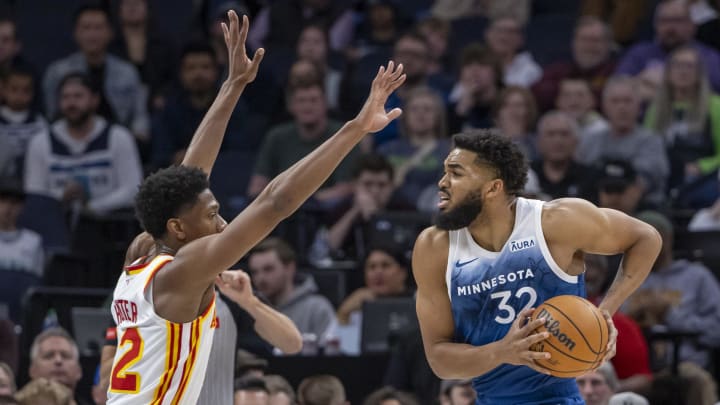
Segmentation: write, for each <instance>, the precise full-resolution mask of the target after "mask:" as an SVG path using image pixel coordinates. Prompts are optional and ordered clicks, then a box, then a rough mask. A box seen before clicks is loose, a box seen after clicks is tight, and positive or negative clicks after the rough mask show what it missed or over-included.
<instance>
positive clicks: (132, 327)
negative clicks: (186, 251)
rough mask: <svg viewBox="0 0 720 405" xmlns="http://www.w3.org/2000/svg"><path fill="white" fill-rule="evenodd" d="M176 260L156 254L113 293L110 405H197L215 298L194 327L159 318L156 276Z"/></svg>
mask: <svg viewBox="0 0 720 405" xmlns="http://www.w3.org/2000/svg"><path fill="white" fill-rule="evenodd" d="M172 260H173V257H172V256H170V255H158V256H156V257H155V258H153V259H152V260H151V261H149V262H148V263H145V264H140V265H134V266H130V267H127V268H126V269H125V271H123V274H122V275H121V276H120V279H119V280H118V283H117V286H116V287H115V293H114V294H113V304H112V315H113V318H114V319H115V324H116V325H117V338H118V350H117V352H116V353H115V359H114V361H113V368H112V372H111V374H110V388H109V390H108V402H107V403H108V404H110V405H125V404H133V405H136V404H148V405H150V404H152V405H178V404H188V405H189V404H192V405H195V403H196V401H197V398H198V395H199V394H200V389H201V388H202V384H203V381H204V379H205V378H204V377H205V370H206V368H207V363H208V357H209V356H210V349H211V347H212V341H213V333H214V328H215V324H214V322H213V321H214V319H215V297H213V299H212V301H211V302H210V305H208V307H207V309H205V311H203V313H202V315H200V316H199V317H198V318H196V319H195V320H194V321H192V322H186V323H174V322H170V321H167V320H165V319H163V318H161V317H160V316H159V315H157V314H156V313H155V308H154V306H153V297H152V290H153V289H152V282H153V277H154V275H155V273H157V271H158V270H160V269H161V268H162V267H163V266H164V265H166V264H167V263H169V262H170V261H172Z"/></svg>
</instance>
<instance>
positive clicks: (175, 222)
mask: <svg viewBox="0 0 720 405" xmlns="http://www.w3.org/2000/svg"><path fill="white" fill-rule="evenodd" d="M166 227H167V230H168V233H169V234H171V235H173V236H175V238H177V239H178V240H185V238H186V237H187V234H186V233H185V230H184V229H183V225H182V222H181V221H180V220H179V219H178V218H170V219H168V221H167V224H166Z"/></svg>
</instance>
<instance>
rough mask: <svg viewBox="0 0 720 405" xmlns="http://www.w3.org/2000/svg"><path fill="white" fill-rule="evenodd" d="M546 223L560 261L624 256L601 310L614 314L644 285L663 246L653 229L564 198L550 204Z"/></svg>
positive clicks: (635, 221)
mask: <svg viewBox="0 0 720 405" xmlns="http://www.w3.org/2000/svg"><path fill="white" fill-rule="evenodd" d="M542 221H543V230H544V231H545V238H546V239H547V241H548V245H549V246H550V250H551V252H553V253H554V254H556V253H557V256H556V258H562V257H566V258H570V257H572V256H573V255H574V254H575V252H577V251H582V252H585V253H594V254H600V255H613V254H619V253H624V257H623V260H622V263H621V264H620V269H619V270H618V273H617V276H616V277H615V280H614V281H613V283H612V285H611V286H610V289H609V290H608V292H607V294H606V295H605V299H603V301H602V303H601V304H600V309H604V310H607V311H608V312H610V314H614V313H615V312H616V311H617V310H618V308H620V306H621V305H622V303H623V302H624V301H625V300H626V299H627V298H628V297H629V296H630V295H631V294H632V293H633V292H634V291H635V290H636V289H637V288H638V287H639V286H640V284H642V282H643V280H645V278H646V277H647V275H648V273H649V272H650V269H652V265H653V263H655V259H656V258H657V256H658V254H659V253H660V248H661V246H662V238H661V237H660V234H659V233H658V232H657V231H656V230H655V228H653V227H652V226H650V225H648V224H646V223H644V222H642V221H640V220H637V219H635V218H632V217H630V216H628V215H625V214H623V213H622V212H620V211H616V210H612V209H608V208H598V207H596V206H595V205H593V204H591V203H589V202H587V201H585V200H581V199H576V198H563V199H559V200H555V201H553V202H551V203H548V204H547V205H546V208H545V210H544V211H543V219H542ZM558 264H559V265H560V266H561V267H563V265H562V264H561V263H558Z"/></svg>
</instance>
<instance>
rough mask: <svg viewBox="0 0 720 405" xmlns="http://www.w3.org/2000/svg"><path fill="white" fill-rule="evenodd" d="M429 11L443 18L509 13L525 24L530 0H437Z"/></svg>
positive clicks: (504, 14) (489, 17)
mask: <svg viewBox="0 0 720 405" xmlns="http://www.w3.org/2000/svg"><path fill="white" fill-rule="evenodd" d="M431 13H432V15H434V16H436V17H439V18H442V19H445V20H454V19H460V18H465V17H473V16H484V17H487V18H488V19H491V20H492V19H494V18H497V17H501V16H507V15H510V16H512V17H513V18H515V19H516V20H518V21H520V22H521V23H522V24H525V23H526V22H527V20H528V17H529V16H530V0H482V1H476V0H460V1H458V0H437V1H435V2H434V4H433V8H432V10H431Z"/></svg>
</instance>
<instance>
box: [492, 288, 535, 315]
mask: <svg viewBox="0 0 720 405" xmlns="http://www.w3.org/2000/svg"><path fill="white" fill-rule="evenodd" d="M523 295H529V296H530V299H529V300H528V302H527V304H525V306H524V307H523V309H521V310H520V312H522V311H524V310H526V309H528V308H531V307H532V306H533V305H535V302H536V301H537V292H536V291H535V289H534V288H532V287H527V286H525V287H522V288H520V289H519V290H517V292H516V293H515V298H520V297H522V296H523ZM511 296H512V292H510V291H507V290H506V291H498V292H496V293H492V294H491V295H490V298H492V299H495V298H500V304H498V310H500V311H503V312H505V313H506V314H505V315H504V316H500V315H498V316H496V317H495V322H497V323H501V324H508V323H511V322H512V321H514V320H515V316H516V314H515V308H513V307H511V306H510V305H508V301H510V297H511Z"/></svg>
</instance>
